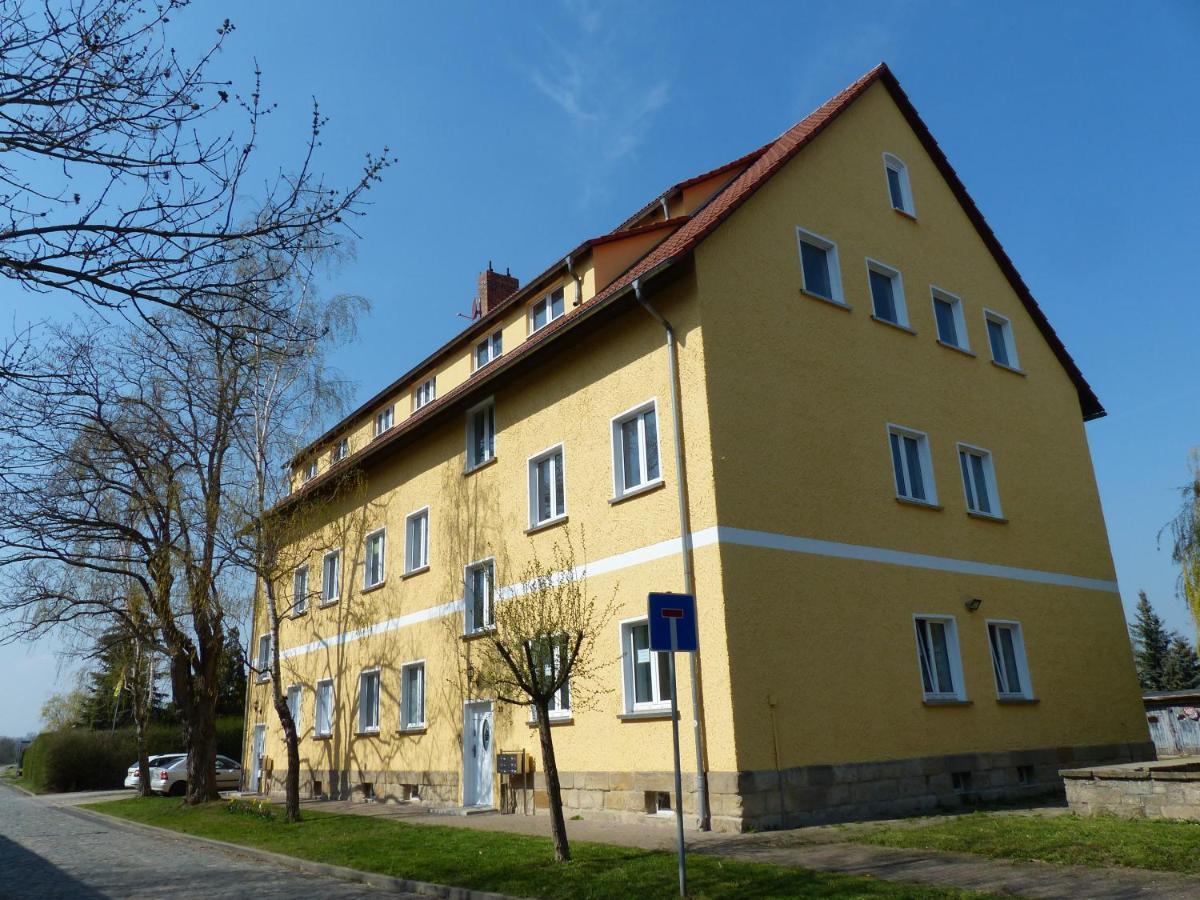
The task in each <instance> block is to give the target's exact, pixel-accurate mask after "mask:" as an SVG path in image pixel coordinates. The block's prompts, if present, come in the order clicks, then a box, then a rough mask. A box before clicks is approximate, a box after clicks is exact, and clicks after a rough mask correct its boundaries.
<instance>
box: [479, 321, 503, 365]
mask: <svg viewBox="0 0 1200 900" xmlns="http://www.w3.org/2000/svg"><path fill="white" fill-rule="evenodd" d="M503 352H504V338H503V336H502V335H501V333H500V332H499V331H497V332H496V333H495V334H493V335H492V336H491V337H488V338H484V339H483V340H482V341H480V342H479V343H478V344H476V345H475V371H476V372H478V371H479V370H480V369H482V368H483V367H484V366H486V365H487V364H488V363H490V362H491V361H492V360H493V359H495V358H496V357H498V356H499V355H500V354H501V353H503Z"/></svg>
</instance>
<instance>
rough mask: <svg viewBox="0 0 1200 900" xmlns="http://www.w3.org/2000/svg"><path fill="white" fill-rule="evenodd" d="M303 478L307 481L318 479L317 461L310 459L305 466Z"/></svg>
mask: <svg viewBox="0 0 1200 900" xmlns="http://www.w3.org/2000/svg"><path fill="white" fill-rule="evenodd" d="M303 477H304V480H305V481H312V480H313V479H314V478H316V477H317V461H316V460H315V459H310V460H309V461H308V462H306V463H305V464H304V473H303Z"/></svg>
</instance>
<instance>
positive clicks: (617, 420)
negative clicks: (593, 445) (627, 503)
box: [563, 397, 663, 500]
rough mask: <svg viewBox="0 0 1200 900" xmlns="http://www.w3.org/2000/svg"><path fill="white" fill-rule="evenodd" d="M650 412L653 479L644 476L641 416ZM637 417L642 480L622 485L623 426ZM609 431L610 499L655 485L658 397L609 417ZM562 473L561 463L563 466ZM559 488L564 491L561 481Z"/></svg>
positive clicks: (658, 452) (659, 453)
mask: <svg viewBox="0 0 1200 900" xmlns="http://www.w3.org/2000/svg"><path fill="white" fill-rule="evenodd" d="M648 412H652V413H654V453H655V457H656V458H657V459H658V475H656V476H655V477H654V478H647V477H645V476H646V474H647V470H648V467H647V453H646V448H647V446H648V443H647V441H646V421H645V419H644V418H643V417H644V416H645V414H646V413H648ZM635 417H636V418H637V421H638V451H639V452H638V465H639V467H640V468H641V471H642V480H641V481H640V482H639V483H637V484H635V485H632V486H631V487H625V443H624V441H625V435H624V431H623V426H624V425H625V423H626V422H628V421H629V420H630V419H633V418H635ZM610 431H611V434H612V452H613V499H614V500H620V499H621V498H622V497H626V496H629V495H633V494H637V493H640V492H642V491H645V490H648V489H649V488H652V487H655V486H657V485H659V484H661V483H662V480H663V474H662V468H663V467H662V440H661V431H660V429H659V421H658V398H657V397H651V398H650V399H649V400H646V401H645V402H643V403H639V404H638V405H637V406H634V407H631V408H630V409H627V410H625V411H624V412H620V413H617V414H616V415H615V416H613V417H612V420H611V422H610ZM564 474H565V465H564ZM563 490H564V492H565V491H566V483H565V482H564V484H563Z"/></svg>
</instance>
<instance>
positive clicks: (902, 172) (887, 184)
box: [883, 153, 917, 219]
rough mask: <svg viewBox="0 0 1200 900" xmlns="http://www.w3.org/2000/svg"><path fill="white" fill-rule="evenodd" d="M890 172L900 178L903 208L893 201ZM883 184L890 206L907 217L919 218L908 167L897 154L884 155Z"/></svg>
mask: <svg viewBox="0 0 1200 900" xmlns="http://www.w3.org/2000/svg"><path fill="white" fill-rule="evenodd" d="M889 170H891V171H892V172H895V173H896V175H897V176H899V181H900V201H901V202H902V203H903V204H904V205H903V206H897V205H896V204H895V201H893V200H892V185H891V181H890V180H889V179H888V177H887V173H888V171H889ZM883 183H884V189H885V190H886V191H887V198H888V205H889V206H891V207H892V209H894V210H896V211H897V212H902V213H904V214H905V215H906V216H912V218H914V219H915V218H916V217H917V205H916V203H914V202H913V192H912V183H911V182H910V181H909V177H908V166H907V165H905V163H904V160H902V159H901V158H900V157H898V156H897V155H896V154H895V153H885V154H883Z"/></svg>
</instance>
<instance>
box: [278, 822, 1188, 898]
mask: <svg viewBox="0 0 1200 900" xmlns="http://www.w3.org/2000/svg"><path fill="white" fill-rule="evenodd" d="M302 806H303V808H306V809H314V810H320V811H322V812H331V813H341V814H347V815H363V816H377V817H381V818H389V819H396V820H400V821H404V822H408V823H411V824H414V825H444V826H450V827H455V828H472V829H477V830H483V831H503V832H509V833H513V834H533V835H542V836H547V837H548V836H549V834H550V820H549V817H547V816H545V815H541V816H523V815H511V816H501V815H498V814H487V815H468V816H463V815H431V814H429V813H428V812H427V811H426V810H425V809H424V808H423V807H421V806H419V805H413V804H403V803H362V802H355V801H305V802H303V804H302ZM1063 811H1064V810H1063V809H1062V808H1061V807H1057V806H1054V807H1040V808H1036V809H1032V810H1000V811H998V812H1000V813H1001V814H1004V815H1013V816H1023V815H1061V814H1062V813H1063ZM673 821H674V820H673V819H665V820H664V821H663V822H662V823H657V822H649V823H646V824H641V823H624V822H612V821H607V820H603V819H601V820H588V819H583V820H575V821H568V822H567V834H568V835H569V836H570V838H571V840H574V841H596V842H599V843H608V844H619V845H621V846H626V847H637V848H641V849H646V850H673V849H674V847H675V832H674V829H673V828H671V827H670V825H671V823H673ZM912 822H913V820H897V821H895V822H886V823H883V822H876V823H865V824H857V825H832V826H818V827H812V828H796V829H791V830H788V831H772V832H765V833H761V834H721V833H715V832H700V831H688V832H687V835H686V839H687V846H688V852H689V853H697V854H705V855H711V856H720V857H725V858H728V859H738V860H744V861H746V862H761V863H770V864H772V865H777V866H801V867H804V868H808V869H815V870H817V871H821V872H842V873H845V874H848V875H870V876H873V877H875V878H880V879H884V880H887V881H904V882H915V883H918V884H931V885H939V886H944V887H958V888H964V889H968V890H976V891H985V892H988V893H994V894H1009V895H1017V896H1022V897H1039V898H1064V900H1067V898H1069V900H1076V898H1080V897H1087V898H1095V900H1124V898H1134V897H1137V898H1143V897H1145V898H1152V897H1153V898H1170V900H1193V898H1196V897H1200V878H1197V877H1191V876H1187V875H1177V874H1174V873H1169V872H1150V871H1145V870H1140V869H1118V868H1093V867H1088V866H1059V865H1052V864H1050V863H1041V862H1018V861H1010V860H996V859H988V858H986V857H982V856H973V855H970V854H965V853H941V852H937V851H926V850H898V849H893V848H890V847H875V846H871V845H868V844H852V843H849V842H848V841H847V837H848V836H849V835H851V834H853V833H855V832H856V831H862V830H873V829H876V828H880V827H885V826H887V827H893V826H897V825H899V826H901V827H903V826H904V825H906V824H909V823H912Z"/></svg>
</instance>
